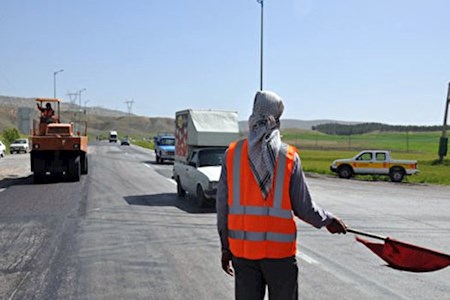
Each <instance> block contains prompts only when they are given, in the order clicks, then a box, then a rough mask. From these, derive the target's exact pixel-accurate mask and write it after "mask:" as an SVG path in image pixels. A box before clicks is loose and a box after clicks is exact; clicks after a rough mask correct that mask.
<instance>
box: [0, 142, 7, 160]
mask: <svg viewBox="0 0 450 300" xmlns="http://www.w3.org/2000/svg"><path fill="white" fill-rule="evenodd" d="M5 154H6V146H5V144H3V143H2V141H0V158H3V157H5Z"/></svg>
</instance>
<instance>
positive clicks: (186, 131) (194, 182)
mask: <svg viewBox="0 0 450 300" xmlns="http://www.w3.org/2000/svg"><path fill="white" fill-rule="evenodd" d="M237 139H239V125H238V120H237V112H233V111H218V110H193V109H187V110H183V111H178V112H177V113H176V115H175V161H174V165H173V178H174V179H175V181H176V182H177V194H178V196H180V197H183V196H184V195H185V193H186V192H188V193H189V194H191V195H194V196H195V197H196V199H197V203H198V206H200V207H204V206H206V205H207V204H208V202H213V201H214V200H215V198H216V192H217V183H218V181H219V177H220V172H221V170H222V161H223V157H224V153H225V150H226V149H227V147H228V145H229V144H230V143H231V142H232V141H235V140H237Z"/></svg>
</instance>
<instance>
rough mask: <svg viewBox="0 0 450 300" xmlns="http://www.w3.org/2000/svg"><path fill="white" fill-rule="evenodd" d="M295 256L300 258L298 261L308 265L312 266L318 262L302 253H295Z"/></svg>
mask: <svg viewBox="0 0 450 300" xmlns="http://www.w3.org/2000/svg"><path fill="white" fill-rule="evenodd" d="M296 256H297V257H298V258H300V259H303V260H304V261H306V262H307V263H308V264H313V265H317V264H319V262H318V261H317V260H315V259H314V258H312V257H309V256H308V255H306V254H305V253H303V252H299V251H297V254H296Z"/></svg>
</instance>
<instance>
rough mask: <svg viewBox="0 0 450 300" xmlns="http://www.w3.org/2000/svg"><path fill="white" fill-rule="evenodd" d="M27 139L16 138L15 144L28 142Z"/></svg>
mask: <svg viewBox="0 0 450 300" xmlns="http://www.w3.org/2000/svg"><path fill="white" fill-rule="evenodd" d="M26 143H27V140H15V141H14V143H13V144H26Z"/></svg>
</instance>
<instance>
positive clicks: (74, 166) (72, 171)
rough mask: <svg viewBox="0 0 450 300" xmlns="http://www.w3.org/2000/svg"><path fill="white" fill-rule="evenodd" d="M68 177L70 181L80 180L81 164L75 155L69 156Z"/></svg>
mask: <svg viewBox="0 0 450 300" xmlns="http://www.w3.org/2000/svg"><path fill="white" fill-rule="evenodd" d="M68 169H69V170H68V171H69V172H68V173H69V174H68V175H69V178H70V179H71V180H72V181H80V177H81V166H80V157H79V156H77V157H75V158H71V159H70V160H69V168H68Z"/></svg>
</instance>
